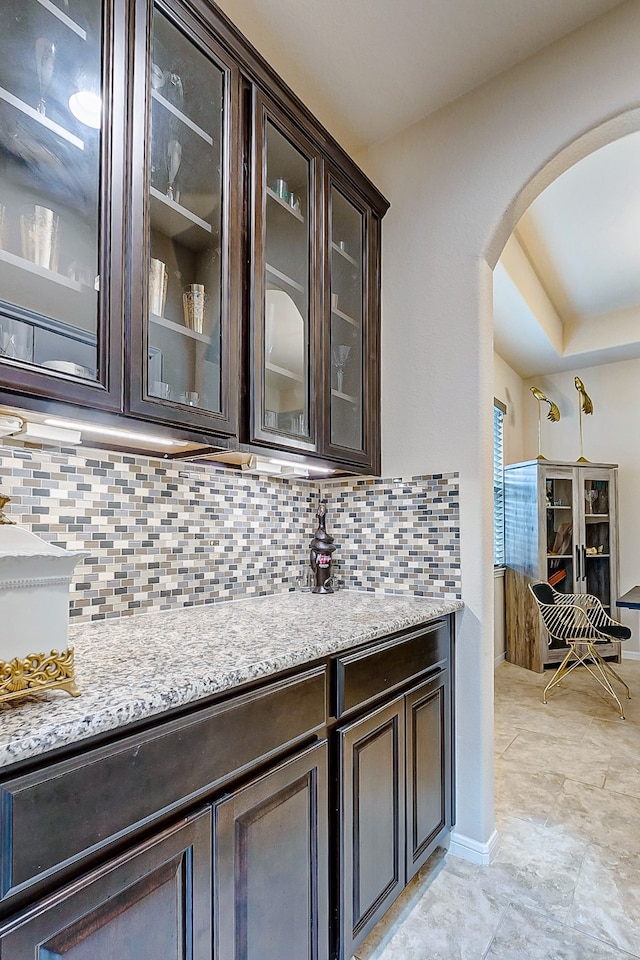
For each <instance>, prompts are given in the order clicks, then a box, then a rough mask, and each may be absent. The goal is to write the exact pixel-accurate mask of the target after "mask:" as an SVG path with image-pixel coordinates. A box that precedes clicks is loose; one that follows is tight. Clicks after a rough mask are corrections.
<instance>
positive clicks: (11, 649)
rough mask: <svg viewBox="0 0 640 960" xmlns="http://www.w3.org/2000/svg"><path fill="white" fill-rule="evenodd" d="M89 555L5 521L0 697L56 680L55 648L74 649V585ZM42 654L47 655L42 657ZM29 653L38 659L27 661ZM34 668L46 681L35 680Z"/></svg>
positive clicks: (0, 554)
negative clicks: (77, 571) (80, 564)
mask: <svg viewBox="0 0 640 960" xmlns="http://www.w3.org/2000/svg"><path fill="white" fill-rule="evenodd" d="M86 556H88V553H86V552H85V551H82V550H63V549H62V547H57V546H55V545H54V544H50V543H46V541H44V540H42V539H41V538H40V537H38V536H36V534H34V533H31V532H30V531H28V530H24V529H22V528H21V527H18V526H15V525H14V524H11V523H7V522H6V521H5V522H4V523H0V668H2V672H1V673H0V700H2V699H6V698H8V697H9V696H17V695H18V693H19V690H20V688H22V689H24V690H25V692H27V691H28V690H29V691H30V690H32V689H37V688H38V687H41V686H46V687H51V686H53V685H54V683H53V682H52V681H54V680H55V673H56V671H55V669H54V665H53V664H52V663H51V662H50V660H51V658H50V657H49V653H50V652H53V651H55V652H56V653H57V654H63V653H68V651H67V645H68V644H67V641H68V635H69V632H68V631H69V584H70V582H71V576H72V574H73V570H74V567H75V565H76V563H77V562H78V560H79V559H80V558H81V557H86ZM39 654H45V658H44V659H42V660H40V661H39V660H38V658H37V655H39ZM27 658H33V660H32V661H31V662H30V663H28V664H26V663H25V662H24V661H25V660H26V659H27ZM54 659H55V658H54ZM67 659H69V658H67ZM45 661H46V662H45ZM65 672H66V673H68V672H69V670H68V669H66V670H65V669H62V670H61V671H60V670H58V674H60V676H59V679H61V680H64V677H63V676H62V674H63V673H65ZM32 673H33V674H34V676H36V675H37V677H40V678H41V680H42V682H41V683H39V682H35V683H34V682H32V678H31V677H30V674H32ZM47 679H48V681H49V682H47ZM70 679H73V663H72V658H71V678H70ZM55 685H59V686H61V685H62V684H61V683H58V684H55ZM67 687H68V689H69V692H70V693H71V692H74V691H73V690H71V689H70V686H69V684H67Z"/></svg>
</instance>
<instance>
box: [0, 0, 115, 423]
mask: <svg viewBox="0 0 640 960" xmlns="http://www.w3.org/2000/svg"><path fill="white" fill-rule="evenodd" d="M122 16H123V15H122V10H121V9H119V8H118V9H117V10H116V9H114V8H113V5H112V4H111V3H102V2H100V0H73V3H72V4H71V5H70V4H69V2H68V0H24V2H21V3H4V4H2V5H0V147H1V149H0V298H1V299H0V363H1V364H2V365H3V366H4V367H5V370H6V379H10V380H12V381H13V382H16V383H19V384H21V385H24V386H25V387H28V388H29V390H30V392H33V393H36V394H44V395H45V396H47V397H48V396H56V395H63V396H64V398H65V399H72V400H79V401H82V400H85V401H87V400H88V398H90V400H89V402H90V403H91V405H92V406H98V407H104V408H107V409H109V408H114V407H117V406H118V405H119V402H120V364H119V362H118V364H116V365H111V366H110V365H109V356H110V352H111V351H113V352H115V353H117V354H118V353H119V347H120V327H121V322H122V320H121V318H122V314H123V309H122V283H121V268H120V265H119V262H118V256H117V251H119V250H121V248H122V214H121V211H122V209H123V206H124V204H123V200H122V149H123V142H124V137H123V110H124V107H123V104H124V91H123V88H122V87H123V84H124V79H125V78H124V66H123V60H122V50H121V49H116V45H115V42H114V34H115V32H116V31H117V30H118V29H120V26H121V24H120V19H121V18H122ZM110 238H111V239H110ZM111 241H113V242H111ZM112 249H113V250H114V253H113V255H112V252H111V251H112ZM111 317H113V322H112V320H111Z"/></svg>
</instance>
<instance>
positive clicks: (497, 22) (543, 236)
mask: <svg viewBox="0 0 640 960" xmlns="http://www.w3.org/2000/svg"><path fill="white" fill-rule="evenodd" d="M217 2H218V5H219V6H220V7H221V8H222V10H223V11H224V12H225V13H227V15H228V16H229V17H230V18H231V19H232V20H233V21H234V22H235V23H236V25H237V26H238V27H239V29H240V30H241V31H242V33H243V34H244V35H245V36H246V37H247V38H248V39H249V40H250V41H251V42H252V43H253V45H254V46H255V47H256V48H257V49H258V51H259V52H260V53H261V54H262V55H263V56H264V57H265V58H266V59H267V60H268V61H269V62H270V63H272V64H274V65H275V67H276V69H277V71H278V73H279V74H280V75H281V76H282V77H283V79H284V80H285V81H286V82H287V83H288V84H289V86H290V87H291V88H292V89H293V90H295V91H296V93H297V94H298V95H299V96H300V98H301V99H302V100H303V101H304V102H305V103H306V105H307V106H308V107H309V109H310V110H311V111H312V112H313V113H314V114H315V115H316V116H317V117H318V118H319V119H320V121H321V122H322V123H324V125H325V126H326V127H327V128H328V129H329V130H330V131H331V132H332V134H333V135H334V136H335V137H336V139H337V140H338V141H339V142H341V143H342V145H343V146H344V147H345V149H346V150H347V151H348V152H350V153H352V154H357V153H358V151H360V150H362V149H364V148H366V147H368V146H370V145H372V144H374V143H377V142H380V141H382V140H385V139H387V138H388V137H391V136H393V135H394V134H395V133H397V132H398V131H400V130H401V129H403V128H405V127H407V126H409V125H410V124H412V123H415V122H417V121H419V120H420V119H422V118H423V117H425V116H427V115H428V114H429V113H432V112H433V111H435V110H437V109H439V108H440V107H442V106H444V105H445V104H447V103H449V102H451V101H453V100H455V99H456V98H457V97H460V96H462V95H463V94H464V93H466V92H468V91H469V90H471V89H473V88H474V87H476V86H478V85H479V84H481V83H484V82H485V81H487V80H489V79H491V78H492V77H494V76H496V75H497V74H499V73H501V72H502V71H504V70H506V69H508V68H509V67H511V66H513V65H514V64H516V63H518V62H519V61H521V60H523V59H525V58H526V57H528V56H530V55H531V54H534V53H535V52H536V51H538V50H540V49H542V48H543V47H545V46H547V45H548V44H550V43H553V42H554V41H555V40H558V39H560V38H561V37H563V36H565V35H566V34H568V33H570V32H572V31H573V30H576V29H577V28H579V27H580V26H582V25H583V24H585V23H587V22H589V21H590V20H593V19H595V18H596V17H598V16H601V15H602V14H604V13H606V12H608V11H609V10H611V9H612V8H614V7H616V6H618V4H619V2H620V0H561V2H558V0H482V2H481V3H479V2H478V0H217ZM479 11H481V15H479ZM638 169H640V135H635V134H634V135H630V136H628V137H625V138H623V139H622V140H619V141H617V142H616V143H613V144H610V145H609V146H608V147H605V148H603V149H602V150H599V151H597V152H596V153H594V154H592V155H591V156H589V157H587V158H585V159H584V160H583V161H581V162H580V163H579V164H576V165H575V166H574V167H573V168H571V169H570V170H568V171H567V172H566V173H565V174H564V175H563V176H561V177H560V178H559V179H558V180H556V181H555V182H554V183H553V184H552V185H551V186H550V187H549V188H548V189H547V190H546V191H545V192H544V193H543V194H541V196H540V197H539V198H538V199H537V200H536V201H535V203H534V204H533V205H532V206H531V207H530V209H529V210H528V211H527V213H526V214H525V216H524V217H523V218H522V220H521V221H520V223H519V225H518V227H517V230H516V231H515V233H514V235H513V236H512V238H511V240H510V241H509V243H508V244H507V248H506V249H505V251H504V254H503V256H502V257H501V260H500V262H499V263H498V265H497V267H496V271H495V283H494V315H495V344H496V349H497V351H498V352H499V353H500V354H501V356H503V358H504V359H505V360H506V361H507V363H509V364H510V365H511V366H512V367H513V368H514V369H515V370H516V371H517V372H518V373H519V374H520V375H521V376H523V377H532V376H538V375H542V374H546V373H553V372H558V371H561V370H571V369H579V368H581V367H585V366H593V365H596V364H600V363H605V362H612V361H615V360H622V359H626V358H629V357H640V332H638V331H637V330H636V328H638V327H640V324H638V318H640V270H639V269H638V265H637V263H636V260H637V256H638V238H639V237H640V216H639V217H634V215H633V211H634V210H635V211H640V178H634V176H633V171H634V170H638Z"/></svg>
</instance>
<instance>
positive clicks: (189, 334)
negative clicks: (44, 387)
mask: <svg viewBox="0 0 640 960" xmlns="http://www.w3.org/2000/svg"><path fill="white" fill-rule="evenodd" d="M138 7H139V8H141V9H143V10H144V4H138ZM173 16H174V15H172V16H171V17H170V16H169V15H168V14H165V13H164V12H162V11H161V10H160V8H159V7H156V6H154V7H153V11H152V20H151V32H150V35H149V37H148V41H147V44H148V45H147V62H146V64H144V63H143V64H140V63H136V65H135V77H136V81H135V93H134V104H135V112H134V142H133V168H134V171H135V170H136V169H137V168H139V167H142V168H144V169H145V170H146V181H145V180H143V179H142V178H139V179H136V178H135V177H134V182H133V215H132V235H133V242H134V250H133V263H134V269H133V271H132V274H133V275H132V304H131V328H132V342H133V343H134V344H135V350H134V352H133V355H132V356H131V357H129V358H128V361H129V378H130V384H131V388H130V396H129V399H128V406H129V408H130V409H131V410H132V411H133V412H136V413H142V414H144V415H145V416H147V417H149V418H153V419H157V420H164V421H166V422H168V423H173V424H176V425H182V424H184V425H192V426H200V427H202V426H206V427H208V428H212V429H215V430H216V431H221V432H228V433H232V432H234V430H235V417H236V407H237V404H236V402H235V399H234V396H235V395H234V394H233V392H232V390H231V382H232V380H236V387H235V389H236V392H237V378H236V375H235V370H236V366H235V364H236V359H235V349H234V344H235V340H234V339H233V338H235V337H236V335H237V331H236V328H237V323H234V324H233V326H232V324H231V322H230V317H231V315H232V313H233V312H234V310H236V303H237V300H238V294H237V293H232V291H231V289H230V283H229V274H230V269H231V267H230V265H231V264H232V263H235V261H236V258H237V252H236V251H237V250H239V244H240V236H239V233H240V231H239V229H238V222H237V221H238V217H237V189H236V186H235V183H234V181H233V177H234V176H237V166H236V164H235V161H234V156H235V155H232V152H231V145H232V144H234V143H238V136H237V116H238V72H237V69H236V68H235V66H234V65H233V64H232V63H230V62H229V60H228V59H227V58H226V55H225V54H224V52H223V51H222V50H221V49H220V48H219V47H218V45H217V43H216V41H215V40H214V39H213V37H211V36H210V35H209V34H208V33H204V32H203V28H202V26H201V25H200V24H198V23H197V22H195V21H193V20H192V19H191V17H190V15H189V12H188V9H187V7H186V6H185V8H184V10H181V16H180V19H177V13H176V14H175V16H176V19H173ZM141 21H142V22H141V23H140V25H139V28H138V29H139V31H140V33H144V32H146V31H145V27H146V20H144V19H143V18H142V15H141ZM141 115H142V116H144V118H145V121H144V124H142V123H140V124H138V125H136V122H135V118H136V116H141ZM145 184H146V185H145ZM230 223H234V225H235V226H234V229H233V230H230ZM145 239H146V243H140V241H144V240H145ZM136 243H138V244H140V247H141V249H138V248H137V247H135V244H136ZM143 304H144V306H142V305H143ZM232 340H233V342H232ZM141 374H142V375H141Z"/></svg>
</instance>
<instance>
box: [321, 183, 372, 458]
mask: <svg viewBox="0 0 640 960" xmlns="http://www.w3.org/2000/svg"><path fill="white" fill-rule="evenodd" d="M330 203H331V214H330V221H329V222H330V230H329V251H330V278H331V282H330V298H331V299H330V303H331V314H330V317H331V320H330V325H329V354H330V364H331V407H330V420H329V422H330V443H331V445H332V446H334V447H342V448H347V449H348V450H352V451H362V450H363V449H364V418H363V398H364V370H363V318H364V315H365V313H364V311H365V285H364V271H363V264H364V259H365V258H364V252H365V246H364V242H365V218H364V213H363V212H362V211H361V210H359V209H358V208H357V207H356V206H355V205H354V204H353V203H351V201H350V200H348V199H347V198H346V197H345V196H344V194H343V193H342V192H341V191H340V190H338V189H337V188H336V187H335V186H332V187H331V197H330Z"/></svg>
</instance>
